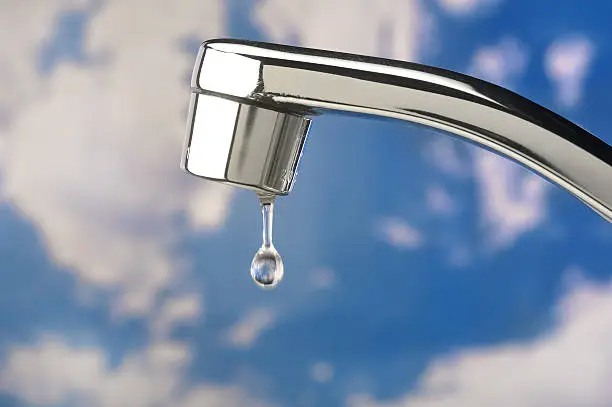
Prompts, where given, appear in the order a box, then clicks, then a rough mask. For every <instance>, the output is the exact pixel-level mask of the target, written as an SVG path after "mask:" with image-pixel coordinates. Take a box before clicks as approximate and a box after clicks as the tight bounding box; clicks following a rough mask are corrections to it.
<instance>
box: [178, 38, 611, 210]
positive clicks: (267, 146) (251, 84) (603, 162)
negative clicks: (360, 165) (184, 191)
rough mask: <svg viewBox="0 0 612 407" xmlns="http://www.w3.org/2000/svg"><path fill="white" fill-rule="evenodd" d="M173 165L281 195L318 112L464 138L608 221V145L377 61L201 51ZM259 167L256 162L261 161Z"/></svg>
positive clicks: (525, 109) (497, 97)
mask: <svg viewBox="0 0 612 407" xmlns="http://www.w3.org/2000/svg"><path fill="white" fill-rule="evenodd" d="M191 88H192V92H193V93H192V103H191V109H190V114H189V126H188V132H187V136H186V140H185V147H184V151H183V160H182V167H183V168H184V169H185V170H186V171H188V172H189V173H191V174H194V175H197V176H200V177H204V178H208V179H214V180H217V181H221V182H226V183H230V184H233V185H237V186H241V187H248V188H251V189H254V190H255V191H257V192H259V193H272V194H279V195H281V194H287V193H288V192H289V191H290V188H291V185H292V184H293V180H294V175H295V170H296V168H297V164H298V161H299V156H300V154H301V149H302V146H303V141H304V138H305V136H306V132H307V128H308V122H307V119H305V118H303V117H305V116H309V115H318V114H323V113H325V112H327V111H343V112H352V113H359V114H364V115H375V116H384V117H390V118H397V119H401V120H406V121H410V122H414V123H419V124H423V125H426V126H430V127H434V128H437V129H441V130H446V131H448V132H451V133H454V134H456V135H459V136H462V137H465V138H466V139H469V140H471V141H473V142H476V143H478V144H480V145H482V146H486V147H488V148H490V149H492V150H494V151H496V152H498V153H500V154H502V155H504V156H506V157H508V158H510V159H513V160H515V161H517V162H519V163H521V164H523V165H524V166H526V167H528V168H530V169H531V170H533V171H535V172H537V173H539V174H541V175H542V176H543V177H545V178H547V179H549V180H550V181H552V182H554V183H556V184H558V185H560V186H561V187H563V188H565V189H566V190H568V191H569V192H571V193H573V194H574V195H575V196H577V197H578V198H579V199H581V200H582V201H583V202H585V203H586V204H587V205H589V206H590V207H591V208H593V209H594V210H595V211H597V212H598V213H599V214H600V215H602V216H603V217H604V218H605V219H607V220H608V221H612V184H611V181H612V147H610V146H609V145H608V144H606V143H605V142H604V141H602V140H600V139H598V138H597V137H595V136H593V135H592V134H590V133H589V132H587V131H586V130H584V129H582V128H581V127H579V126H577V125H575V124H573V123H571V122H569V121H568V120H566V119H564V118H562V117H561V116H559V115H557V114H555V113H553V112H551V111H550V110H547V109H545V108H543V107H542V106H540V105H537V104H536V103H533V102H531V101H529V100H527V99H525V98H523V97H521V96H519V95H517V94H515V93H513V92H511V91H508V90H506V89H504V88H501V87H499V86H496V85H493V84H490V83H487V82H484V81H481V80H478V79H475V78H472V77H469V76H466V75H461V74H458V73H455V72H451V71H447V70H443V69H439V68H433V67H429V66H424V65H419V64H413V63H405V62H398V61H392V60H387V59H380V58H373V57H366V56H359V55H352V54H345V53H337V52H331V51H323V50H314V49H307V48H299V47H290V46H282V45H275V44H267V43H256V42H248V41H236V40H211V41H207V42H205V43H204V44H202V46H201V48H200V52H199V53H198V57H197V60H196V64H195V68H194V72H193V77H192V82H191ZM264 157H265V158H264Z"/></svg>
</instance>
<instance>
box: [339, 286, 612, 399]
mask: <svg viewBox="0 0 612 407" xmlns="http://www.w3.org/2000/svg"><path fill="white" fill-rule="evenodd" d="M557 315H558V322H559V324H558V326H557V327H556V328H555V329H554V330H553V331H551V332H549V333H547V334H546V335H543V336H541V337H539V338H537V339H535V340H533V341H530V342H526V343H512V344H504V345H499V346H493V347H490V348H476V349H472V350H464V351H460V352H458V353H456V354H453V355H450V356H447V357H441V358H439V359H437V360H435V361H434V362H433V363H431V364H430V365H429V367H428V368H427V370H426V371H425V372H424V373H423V375H422V376H421V378H420V380H419V383H418V384H417V387H416V390H415V391H414V392H412V393H410V394H407V395H405V396H404V397H401V398H400V399H398V400H394V401H391V402H377V401H375V400H374V399H373V398H372V397H370V396H367V395H362V396H356V397H355V398H353V399H352V400H351V402H352V404H349V405H351V406H353V407H357V406H359V407H383V406H384V407H395V406H397V407H399V406H402V407H404V406H405V407H451V406H452V407H455V406H457V407H458V406H461V407H467V406H484V405H495V406H500V407H540V406H568V407H569V406H590V407H607V406H609V405H610V400H612V389H611V388H610V377H611V376H612V342H611V341H610V338H612V284H607V285H603V286H600V285H596V284H587V283H584V282H582V283H580V284H579V285H578V286H577V287H575V289H574V291H573V292H570V293H569V294H568V295H567V297H566V298H565V299H564V300H563V301H562V302H561V304H560V305H559V307H558V312H557Z"/></svg>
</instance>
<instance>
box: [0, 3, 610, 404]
mask: <svg viewBox="0 0 612 407" xmlns="http://www.w3.org/2000/svg"><path fill="white" fill-rule="evenodd" d="M584 4H585V3H584V2H579V1H576V0H561V1H558V0H556V1H552V0H544V1H538V2H534V1H531V0H520V1H519V0H513V1H510V0H376V1H373V0H291V1H287V0H253V1H249V0H199V1H198V0H183V1H180V2H178V1H173V0H148V1H144V0H0V33H1V35H0V89H1V92H0V199H1V200H2V203H1V206H0V261H1V262H2V264H1V265H2V267H0V406H1V407H18V406H19V407H21V406H53V407H55V406H92V407H116V406H130V407H157V406H162V407H165V406H168V407H170V406H176V407H195V406H207V407H217V406H219V407H220V406H223V407H233V406H245V405H248V406H261V407H263V406H298V407H301V406H303V407H308V406H349V407H396V406H397V407H399V406H402V407H404V406H407V407H455V406H456V407H468V406H469V407H471V406H489V405H496V406H499V407H535V406H543V405H546V406H560V407H571V406H584V405H588V406H593V407H608V406H610V404H611V403H612V387H610V386H609V383H610V382H611V381H612V283H611V281H610V278H611V277H612V269H611V266H612V257H611V256H610V255H609V253H610V249H611V248H612V228H611V227H610V225H609V224H608V223H606V222H605V221H603V220H602V219H601V218H600V217H599V216H598V215H596V214H594V213H592V212H591V211H590V210H589V209H588V208H587V207H585V206H584V205H582V204H581V203H579V201H578V200H577V199H575V198H574V197H572V196H570V195H569V194H568V193H567V192H565V191H563V190H561V189H560V188H558V187H555V186H553V185H551V184H549V183H547V182H546V181H544V180H542V179H541V178H539V177H537V176H535V175H533V174H531V173H530V172H529V171H527V170H525V169H523V168H521V167H519V166H518V165H516V164H514V163H512V162H510V161H508V160H506V159H503V158H500V157H498V156H496V155H494V154H492V153H490V152H487V151H485V150H482V149H479V148H477V147H474V146H472V145H469V144H467V143H465V142H463V141H460V140H456V139H454V138H450V137H448V136H447V135H444V134H441V133H436V132H432V131H425V130H423V129H420V128H415V127H413V126H407V125H406V124H403V123H395V122H390V121H383V122H377V121H374V122H372V121H368V120H364V119H355V118H345V117H337V116H334V117H324V118H319V119H317V121H315V122H314V124H313V126H312V129H311V137H310V138H309V142H308V145H307V147H306V153H305V154H304V159H303V160H302V166H301V170H300V178H299V180H298V182H297V183H296V185H295V188H294V192H293V193H292V194H291V196H289V197H286V198H282V199H280V200H279V201H278V202H277V207H276V217H275V219H276V225H275V226H276V227H275V244H276V246H277V248H278V249H279V251H280V252H281V254H282V255H283V258H284V262H285V280H284V281H283V283H282V284H281V285H280V286H279V288H278V289H277V290H275V291H273V292H264V291H261V290H260V289H258V288H257V287H256V286H255V285H254V284H253V283H252V282H251V280H250V275H249V272H248V267H249V265H250V261H251V257H252V255H253V253H254V252H255V251H256V250H257V248H258V247H259V244H260V241H259V240H260V233H261V232H260V217H259V216H260V214H259V208H258V204H257V200H256V198H255V196H254V195H253V194H252V193H251V192H248V191H238V190H234V189H232V188H229V187H224V186H219V185H215V184H212V183H207V182H204V181H201V180H198V179H195V178H193V177H188V176H187V175H185V174H183V173H181V171H180V170H179V168H178V162H179V159H180V150H181V145H182V141H183V134H184V125H185V114H186V107H187V102H188V97H189V89H188V78H189V75H190V73H191V69H192V66H193V61H194V57H195V55H194V52H195V50H196V49H197V47H198V45H199V43H200V42H201V41H202V40H205V39H208V38H214V37H227V36H230V37H238V38H247V39H256V40H267V41H273V42H282V43H289V44H300V45H304V46H310V47H320V48H327V49H334V50H340V51H348V52H356V53H363V54H371V55H378V56H384V57H391V58H396V59H401V60H407V61H415V62H421V63H427V64H431V65H436V66H441V67H444V68H449V69H454V70H457V71H460V72H464V73H469V74H471V75H474V76H477V77H480V78H483V79H486V80H489V81H492V82H494V83H497V84H501V85H503V86H506V87H508V88H510V89H513V90H515V91H517V92H519V93H521V94H523V95H525V96H527V97H529V98H531V99H533V100H535V101H536V102H538V103H540V104H542V105H544V106H547V107H550V108H552V109H553V110H555V111H557V112H559V113H561V114H563V115H565V116H566V117H568V118H569V119H571V120H573V121H575V122H577V123H578V124H580V125H582V126H584V127H586V128H587V129H589V130H590V131H592V132H593V133H595V134H597V135H598V136H600V137H601V138H603V139H604V140H606V141H607V142H608V143H612V125H611V124H610V120H609V106H610V104H609V95H610V88H611V87H612V78H610V76H609V74H608V73H609V72H610V70H611V69H612V44H611V43H610V38H611V36H610V27H609V15H610V12H611V11H612V5H610V4H609V2H607V1H604V0H602V1H591V2H589V3H588V4H589V6H588V7H585V6H584ZM347 146H350V149H349V151H347V150H346V149H347ZM340 163H341V165H340Z"/></svg>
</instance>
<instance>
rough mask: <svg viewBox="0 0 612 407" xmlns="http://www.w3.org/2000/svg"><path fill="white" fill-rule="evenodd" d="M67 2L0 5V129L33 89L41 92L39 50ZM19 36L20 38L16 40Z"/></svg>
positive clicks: (69, 6) (51, 0)
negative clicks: (0, 32)
mask: <svg viewBox="0 0 612 407" xmlns="http://www.w3.org/2000/svg"><path fill="white" fill-rule="evenodd" d="M73 7H74V5H72V4H70V2H68V1H58V0H56V1H54V0H32V1H29V2H28V3H25V2H23V1H21V0H5V1H3V2H2V3H1V4H0V27H2V35H1V36H0V49H1V50H2V52H1V53H0V89H2V92H0V128H2V125H3V121H4V120H7V119H11V117H12V115H13V113H14V111H15V110H17V109H19V107H20V106H22V105H23V104H24V103H25V102H26V101H27V100H28V99H30V98H31V97H32V96H34V94H35V92H37V93H40V92H43V91H44V89H42V88H41V86H42V81H41V78H40V77H39V75H38V72H37V69H38V51H39V49H40V47H41V45H42V44H43V41H44V40H45V39H46V38H48V37H49V35H50V33H51V31H52V29H53V27H54V25H55V22H56V19H57V17H58V16H59V15H60V13H62V12H63V11H66V10H69V9H72V8H73ZM16 38H18V39H19V41H15V39H16Z"/></svg>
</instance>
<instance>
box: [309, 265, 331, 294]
mask: <svg viewBox="0 0 612 407" xmlns="http://www.w3.org/2000/svg"><path fill="white" fill-rule="evenodd" d="M309 274H310V279H311V282H312V284H313V286H314V287H315V288H319V289H329V288H332V287H333V286H334V285H335V284H336V273H335V272H334V271H333V270H332V269H330V268H326V267H323V268H318V269H315V270H312V271H311V272H310V273H309Z"/></svg>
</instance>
